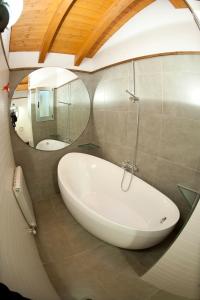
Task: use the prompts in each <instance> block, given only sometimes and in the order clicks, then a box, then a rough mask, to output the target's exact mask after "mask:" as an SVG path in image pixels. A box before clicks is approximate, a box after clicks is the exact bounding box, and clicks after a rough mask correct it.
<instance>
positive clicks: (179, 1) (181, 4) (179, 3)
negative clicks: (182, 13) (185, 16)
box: [169, 0, 188, 8]
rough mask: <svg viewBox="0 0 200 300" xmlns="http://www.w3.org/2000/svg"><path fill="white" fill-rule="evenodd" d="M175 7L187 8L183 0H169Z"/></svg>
mask: <svg viewBox="0 0 200 300" xmlns="http://www.w3.org/2000/svg"><path fill="white" fill-rule="evenodd" d="M169 1H170V2H171V4H172V5H173V6H174V7H175V8H188V5H187V3H186V2H185V1H184V0H169Z"/></svg>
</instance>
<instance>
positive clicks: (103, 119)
mask: <svg viewBox="0 0 200 300" xmlns="http://www.w3.org/2000/svg"><path fill="white" fill-rule="evenodd" d="M96 76H97V74H96ZM98 77H99V78H100V79H99V82H98V85H97V89H96V92H95V96H94V103H93V129H94V131H93V142H95V143H97V144H98V145H99V146H100V147H101V152H100V153H99V155H101V156H102V157H104V158H105V159H108V160H110V161H112V162H114V163H116V164H119V165H120V163H121V162H122V161H123V160H127V159H132V157H133V154H134V145H135V137H136V111H137V105H138V104H133V103H131V102H130V101H129V96H128V94H127V93H126V92H125V90H126V89H130V90H132V91H133V90H134V82H133V65H132V63H131V62H130V63H125V64H121V65H118V66H114V67H112V68H109V69H106V70H104V71H101V72H99V74H98ZM135 91H136V95H137V96H138V97H139V98H140V126H139V146H138V152H137V165H138V167H139V172H138V176H139V177H141V178H143V179H144V180H145V181H147V182H149V183H150V184H152V185H153V186H155V187H156V188H158V189H159V190H160V191H162V192H163V193H165V194H166V195H168V196H169V197H170V198H171V199H172V200H173V201H174V202H175V203H176V204H177V205H178V207H179V208H180V210H181V212H182V216H183V217H186V215H187V213H188V211H189V207H188V206H187V203H186V202H185V201H184V199H183V198H182V196H181V195H180V194H179V192H178V190H177V186H176V185H177V184H178V183H181V184H183V185H185V186H188V187H190V188H194V189H197V190H200V186H199V183H200V173H199V170H200V169H199V168H200V56H199V55H178V56H177V55H175V56H165V57H164V56H163V57H158V58H152V59H145V60H141V61H136V62H135Z"/></svg>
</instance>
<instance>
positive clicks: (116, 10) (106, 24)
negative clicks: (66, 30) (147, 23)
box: [75, 0, 155, 66]
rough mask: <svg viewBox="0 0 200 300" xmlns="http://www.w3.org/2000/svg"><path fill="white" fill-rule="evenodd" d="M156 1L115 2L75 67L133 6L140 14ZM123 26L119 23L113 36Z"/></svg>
mask: <svg viewBox="0 0 200 300" xmlns="http://www.w3.org/2000/svg"><path fill="white" fill-rule="evenodd" d="M154 1H155V0H115V1H114V2H113V4H112V5H111V6H110V8H109V9H108V10H107V11H106V12H105V14H104V15H103V17H102V18H101V19H100V21H99V22H98V24H97V26H96V27H95V28H94V30H93V31H92V33H91V34H90V35H89V37H88V38H87V40H86V42H85V43H84V44H83V46H82V47H81V49H80V50H79V52H78V54H77V55H76V57H75V66H79V65H80V64H81V62H82V60H83V59H84V58H85V57H87V56H88V55H89V53H90V52H91V50H92V51H94V47H95V45H98V42H99V41H100V42H101V39H102V37H104V38H105V35H106V34H107V31H109V30H110V29H111V27H113V25H116V23H117V22H118V20H120V19H121V18H122V17H124V15H126V14H128V13H129V12H130V9H132V7H131V6H132V5H134V4H135V5H136V7H135V8H134V9H135V10H136V12H139V11H140V10H141V9H142V8H144V7H146V6H148V5H149V4H151V3H153V2H154ZM143 3H145V5H142V4H143ZM137 5H138V8H137ZM137 9H138V11H137ZM121 26H122V24H120V22H119V26H116V28H115V31H113V32H112V34H114V32H116V31H117V30H118V29H119V28H120V27H121Z"/></svg>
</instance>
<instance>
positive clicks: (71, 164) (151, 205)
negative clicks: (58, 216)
mask: <svg viewBox="0 0 200 300" xmlns="http://www.w3.org/2000/svg"><path fill="white" fill-rule="evenodd" d="M122 175H123V170H122V169H121V168H120V167H118V166H116V165H114V164H112V163H110V162H108V161H106V160H103V159H101V158H97V157H95V156H92V155H87V154H82V153H69V154H66V155H65V156H64V157H63V158H62V159H61V160H60V162H59V164H58V183H59V187H60V191H61V195H62V197H63V200H64V202H65V204H66V206H67V208H68V209H69V211H70V212H71V214H72V215H73V216H74V218H75V219H76V220H77V221H78V222H79V223H80V224H81V225H82V226H83V227H84V228H85V229H86V230H88V231H89V232H90V233H92V234H93V235H95V236H96V237H98V238H100V239H102V240H104V241H105V242H107V243H110V244H112V245H115V246H118V247H121V248H126V249H145V248H149V247H152V246H154V245H156V244H158V243H159V242H161V241H162V240H163V239H164V238H165V237H166V236H167V235H168V234H169V233H170V232H171V231H172V229H173V228H174V226H175V225H176V223H177V222H178V220H179V217H180V214H179V210H178V208H177V207H176V205H175V204H174V203H173V202H172V201H171V200H170V199H169V198H167V197H166V196H165V195H163V194H162V193H160V192H159V191H158V190H156V189H155V188H153V187H152V186H150V185H149V184H147V183H145V182H144V181H143V180H141V179H139V178H137V177H136V176H134V178H133V180H132V184H131V187H130V189H129V191H128V192H123V191H122V190H121V188H120V187H121V179H122ZM128 176H130V174H128Z"/></svg>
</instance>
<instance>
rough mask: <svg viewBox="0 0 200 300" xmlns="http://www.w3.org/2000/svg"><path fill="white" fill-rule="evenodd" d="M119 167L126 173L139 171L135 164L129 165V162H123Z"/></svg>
mask: <svg viewBox="0 0 200 300" xmlns="http://www.w3.org/2000/svg"><path fill="white" fill-rule="evenodd" d="M121 166H122V168H123V169H124V170H126V171H133V172H138V171H139V169H138V167H137V166H136V165H135V164H133V163H131V162H130V161H129V160H125V161H123V162H122V164H121Z"/></svg>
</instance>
